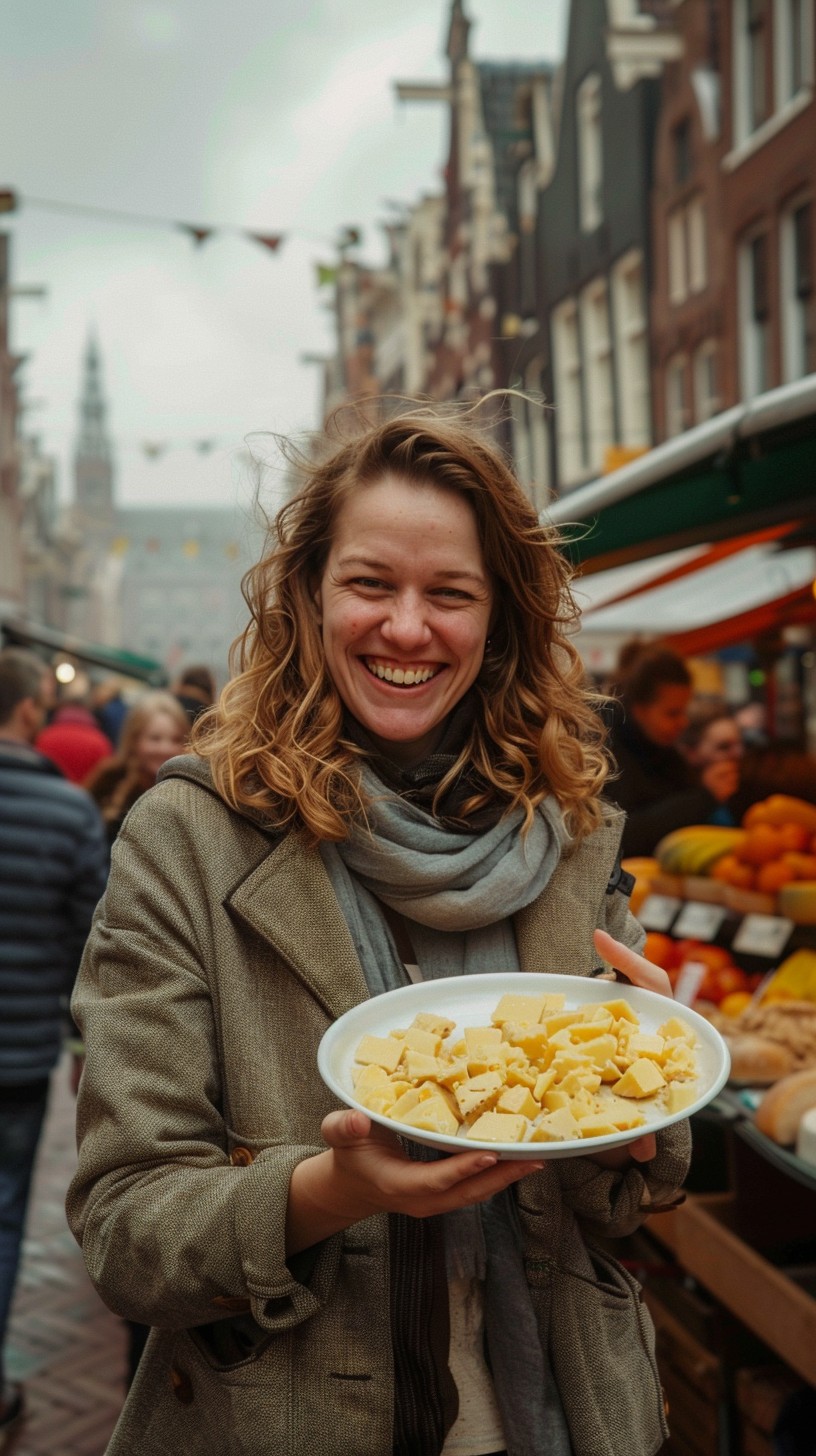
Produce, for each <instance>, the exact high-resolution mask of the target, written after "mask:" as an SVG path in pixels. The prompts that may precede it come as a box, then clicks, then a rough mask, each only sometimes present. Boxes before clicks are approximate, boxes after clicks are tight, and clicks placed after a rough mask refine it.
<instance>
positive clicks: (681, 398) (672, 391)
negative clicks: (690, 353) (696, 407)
mask: <svg viewBox="0 0 816 1456" xmlns="http://www.w3.org/2000/svg"><path fill="white" fill-rule="evenodd" d="M685 428H686V361H685V358H684V357H683V355H682V354H677V355H676V356H675V358H674V359H670V360H669V362H668V364H667V365H666V439H667V440H672V439H673V438H674V436H675V435H682V433H683V431H684V430H685Z"/></svg>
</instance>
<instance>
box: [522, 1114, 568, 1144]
mask: <svg viewBox="0 0 816 1456" xmlns="http://www.w3.org/2000/svg"><path fill="white" fill-rule="evenodd" d="M580 1136H581V1129H580V1127H579V1126H578V1123H577V1121H576V1119H575V1118H574V1117H573V1115H572V1113H571V1112H570V1110H569V1108H568V1107H559V1108H558V1110H557V1111H556V1112H544V1113H542V1115H541V1117H540V1118H539V1119H538V1121H537V1122H536V1123H534V1125H533V1130H532V1132H531V1133H530V1142H531V1143H563V1142H568V1141H571V1140H572V1139H573V1138H579V1137H580Z"/></svg>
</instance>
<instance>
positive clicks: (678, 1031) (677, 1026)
mask: <svg viewBox="0 0 816 1456" xmlns="http://www.w3.org/2000/svg"><path fill="white" fill-rule="evenodd" d="M657 1034H658V1036H664V1037H665V1038H666V1040H667V1041H674V1040H677V1041H685V1042H687V1043H688V1045H689V1046H696V1045H697V1037H696V1036H695V1033H694V1031H693V1030H692V1028H691V1027H690V1026H689V1024H688V1022H687V1021H683V1020H682V1018H681V1017H679V1016H670V1017H669V1019H668V1021H664V1022H663V1025H662V1026H659V1027H658V1028H657Z"/></svg>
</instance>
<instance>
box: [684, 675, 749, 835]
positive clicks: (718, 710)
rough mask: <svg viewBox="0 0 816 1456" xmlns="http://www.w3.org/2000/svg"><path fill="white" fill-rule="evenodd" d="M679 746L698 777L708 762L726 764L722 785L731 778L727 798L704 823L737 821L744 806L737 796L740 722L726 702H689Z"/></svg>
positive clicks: (742, 746)
mask: <svg viewBox="0 0 816 1456" xmlns="http://www.w3.org/2000/svg"><path fill="white" fill-rule="evenodd" d="M679 746H680V749H681V751H682V752H683V754H684V755H685V758H686V759H687V761H688V762H689V763H690V764H691V766H692V768H693V769H694V772H695V773H696V774H697V776H698V778H699V777H700V776H701V775H702V774H703V773H704V771H705V770H706V769H707V768H708V767H709V766H710V765H711V764H726V765H728V766H729V770H728V774H729V777H726V775H725V774H723V775H722V778H723V782H724V783H725V784H727V783H728V781H729V778H731V779H733V792H732V794H731V795H730V796H729V798H728V799H725V800H723V801H722V802H721V803H718V805H717V807H716V809H714V811H713V812H712V814H711V815H710V816H709V818H708V819H707V820H706V823H708V824H724V825H726V826H728V825H736V824H739V822H740V819H741V817H742V814H743V811H744V809H745V808H747V804H743V803H742V802H741V799H740V787H741V777H742V764H743V759H744V756H745V744H744V742H743V738H742V734H741V732H740V728H739V724H738V723H737V721H736V718H735V717H734V715H733V713H732V712H731V710H730V708H729V707H728V705H727V704H726V703H723V702H717V701H712V700H708V701H703V702H696V703H695V702H694V701H692V703H691V704H690V707H689V720H688V724H687V726H686V729H685V731H684V733H683V735H682V738H681V740H680V744H679Z"/></svg>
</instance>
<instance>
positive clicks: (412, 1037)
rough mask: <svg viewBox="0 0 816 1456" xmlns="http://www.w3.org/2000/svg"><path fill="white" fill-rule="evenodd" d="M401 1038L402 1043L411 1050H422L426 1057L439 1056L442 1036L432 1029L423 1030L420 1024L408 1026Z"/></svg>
mask: <svg viewBox="0 0 816 1456" xmlns="http://www.w3.org/2000/svg"><path fill="white" fill-rule="evenodd" d="M402 1040H403V1045H404V1046H406V1047H410V1048H411V1051H412V1052H424V1054H425V1056H426V1057H437V1056H439V1049H440V1047H441V1045H442V1038H441V1036H437V1034H436V1032H434V1031H425V1030H424V1029H423V1028H422V1027H421V1026H409V1027H408V1030H407V1031H406V1033H405V1036H404V1037H403V1039H402Z"/></svg>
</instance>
